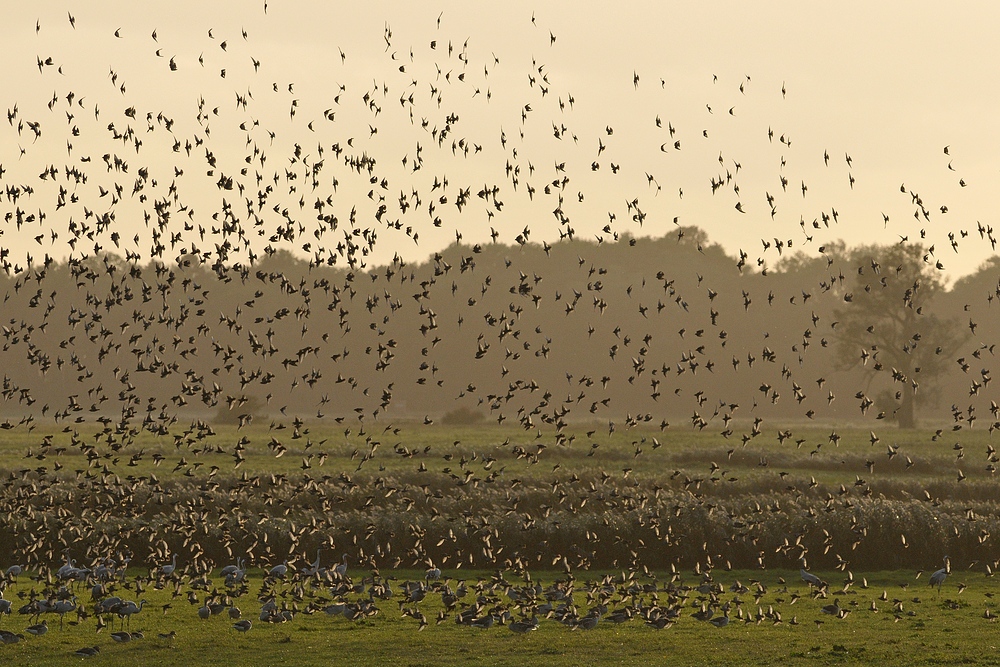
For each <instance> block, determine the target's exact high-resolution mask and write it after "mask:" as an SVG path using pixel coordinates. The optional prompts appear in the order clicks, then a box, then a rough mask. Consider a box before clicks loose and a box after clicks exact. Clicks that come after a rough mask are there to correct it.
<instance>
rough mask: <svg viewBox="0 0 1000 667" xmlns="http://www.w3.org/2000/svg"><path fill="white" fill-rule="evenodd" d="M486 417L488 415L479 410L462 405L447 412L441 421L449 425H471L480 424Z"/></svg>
mask: <svg viewBox="0 0 1000 667" xmlns="http://www.w3.org/2000/svg"><path fill="white" fill-rule="evenodd" d="M485 418H486V417H485V416H484V415H483V413H482V412H480V411H479V410H473V409H472V408H467V407H465V406H462V407H460V408H456V409H455V410H452V411H451V412H447V413H445V415H444V417H443V418H442V419H441V421H442V422H443V423H444V424H447V425H449V426H470V425H472V424H478V423H479V422H481V421H483V419H485Z"/></svg>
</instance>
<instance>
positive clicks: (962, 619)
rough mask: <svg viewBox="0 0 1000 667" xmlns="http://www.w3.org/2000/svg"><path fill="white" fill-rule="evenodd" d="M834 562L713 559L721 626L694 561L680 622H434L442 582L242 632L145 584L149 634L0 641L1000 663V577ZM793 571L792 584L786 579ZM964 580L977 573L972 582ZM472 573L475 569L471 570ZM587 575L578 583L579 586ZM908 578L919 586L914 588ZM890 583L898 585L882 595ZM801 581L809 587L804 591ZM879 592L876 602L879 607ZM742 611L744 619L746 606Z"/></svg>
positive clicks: (382, 655)
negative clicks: (515, 625)
mask: <svg viewBox="0 0 1000 667" xmlns="http://www.w3.org/2000/svg"><path fill="white" fill-rule="evenodd" d="M397 574H398V575H400V578H403V576H405V575H411V576H412V577H413V578H417V577H419V576H420V573H417V572H399V573H397ZM445 574H446V575H447V574H449V573H445ZM469 574H471V573H465V574H463V576H468V575H469ZM824 574H825V575H826V577H827V578H828V579H829V580H830V581H831V582H833V581H836V582H837V584H836V588H837V592H836V593H830V594H829V596H828V598H827V599H824V600H816V599H813V598H811V597H810V596H809V590H808V589H807V587H806V585H805V584H804V583H802V582H801V581H800V580H799V578H798V573H796V572H775V571H768V572H745V571H744V572H736V571H734V572H725V573H723V572H715V573H714V578H715V581H716V582H717V583H719V584H723V585H724V588H725V593H723V594H720V595H719V596H718V597H719V600H720V601H722V602H726V601H728V602H731V603H732V602H733V601H734V600H736V599H740V600H742V604H740V605H736V604H735V603H734V604H732V607H731V616H732V621H731V622H730V623H729V625H728V626H726V627H722V628H717V627H714V626H713V625H711V624H709V623H707V622H703V621H698V620H696V619H694V618H693V617H692V616H691V614H692V613H694V612H696V611H698V610H699V609H700V605H701V603H702V601H705V600H707V599H708V596H706V595H700V594H699V593H698V592H697V591H695V590H684V587H685V585H692V586H694V585H697V584H698V583H699V582H700V581H701V578H700V577H698V576H696V575H695V574H694V573H687V574H686V575H684V576H681V577H678V578H677V580H676V581H675V584H676V585H677V587H678V589H677V591H678V593H677V594H678V596H679V597H678V599H679V600H681V601H680V602H679V604H680V605H681V609H682V611H681V615H680V617H679V618H678V619H677V621H676V623H675V624H674V625H673V626H672V627H668V628H667V629H663V630H656V629H654V628H652V627H648V626H647V625H645V624H644V623H643V621H642V619H640V618H633V619H632V620H631V621H628V622H625V623H622V624H613V623H611V622H610V621H604V622H601V623H598V625H597V627H596V628H594V629H593V630H572V629H570V628H569V627H566V626H564V625H562V624H561V623H559V622H557V621H555V620H542V621H541V623H540V625H539V629H538V630H537V631H535V632H530V633H527V634H524V635H519V634H515V633H513V632H510V631H509V630H508V629H507V628H505V627H501V626H499V625H496V626H494V627H493V628H491V629H488V630H483V629H477V628H473V627H467V626H461V625H458V624H456V623H455V622H454V620H453V619H452V618H449V619H448V620H447V621H445V622H444V623H442V624H440V625H436V624H435V622H434V618H435V617H436V615H437V613H438V612H439V611H440V610H441V609H442V608H443V607H442V604H441V600H440V596H432V595H428V597H427V598H426V600H425V601H424V602H422V603H420V604H419V605H417V606H419V609H420V611H421V612H422V613H424V614H425V615H426V617H427V618H428V619H429V620H430V625H429V627H427V628H425V629H424V630H422V631H420V630H418V627H419V624H418V622H417V621H416V620H414V619H413V618H411V617H405V616H403V615H402V614H401V613H400V611H399V605H398V604H397V601H396V600H393V601H385V602H381V601H380V602H379V603H378V604H379V607H380V613H379V614H378V615H377V616H374V617H373V618H370V619H366V620H364V621H360V622H353V621H348V620H346V619H345V618H343V617H331V616H329V615H327V614H325V613H323V612H322V611H320V612H317V613H313V614H306V613H299V614H298V615H296V616H295V617H294V619H293V620H291V621H289V622H287V623H282V624H268V623H261V622H258V621H257V618H256V611H257V610H259V608H260V604H259V603H258V602H257V601H256V600H255V599H254V595H253V594H250V595H247V596H245V597H244V598H243V599H239V600H237V601H236V604H237V605H238V606H240V607H241V608H242V610H243V612H244V617H245V618H247V617H249V618H251V619H252V620H253V627H252V629H251V630H250V631H249V632H247V633H245V634H244V633H239V632H237V631H236V630H234V629H233V628H232V627H231V625H232V621H231V620H230V619H229V618H228V616H227V614H225V613H223V614H220V615H219V616H214V617H211V618H209V619H208V620H204V621H203V620H200V619H199V618H198V616H197V614H196V606H195V605H189V604H188V603H187V601H186V600H178V599H173V600H171V595H170V593H168V592H164V591H155V590H147V591H146V592H145V593H144V594H143V596H142V597H143V599H146V600H148V604H147V606H146V607H145V609H144V610H143V612H142V613H140V614H139V615H137V616H136V617H134V619H132V621H131V627H132V629H133V630H142V632H143V633H144V635H145V637H144V638H143V639H137V640H134V641H132V642H130V643H128V644H116V643H115V642H114V641H112V640H111V638H110V636H109V633H110V632H111V628H110V627H108V628H105V629H104V630H103V631H102V632H100V633H96V632H95V627H96V622H95V620H94V619H93V618H90V619H87V620H84V621H80V622H79V623H77V622H76V620H75V619H70V618H69V617H67V624H66V626H65V629H64V630H59V628H58V620H57V618H55V617H53V618H51V619H50V620H49V625H50V626H54V627H52V629H50V630H49V632H48V633H47V634H46V635H44V636H41V637H31V636H28V638H27V639H26V640H25V641H22V642H21V643H19V644H17V645H11V646H3V647H2V649H0V651H2V653H0V655H3V656H4V660H5V662H6V663H7V664H17V665H64V664H79V662H80V660H81V659H82V658H79V657H76V656H74V655H72V653H73V651H75V650H76V649H78V648H80V647H83V646H93V645H98V646H100V647H101V651H100V654H99V655H98V656H96V657H94V658H87V659H85V660H93V661H94V662H95V663H100V664H108V665H135V664H159V665H163V666H164V667H168V666H170V665H188V664H203V665H277V664H297V665H325V664H330V663H331V662H335V663H337V664H347V665H379V664H398V665H462V664H495V665H521V664H547V665H579V664H625V665H628V664H636V665H638V664H658V663H663V664H666V663H669V664H691V665H727V664H731V665H771V664H803V665H804V664H842V663H850V664H879V663H881V664H909V665H936V664H962V663H968V664H997V663H1000V651H998V646H1000V643H998V642H997V641H995V640H994V639H993V637H994V636H995V634H996V626H995V621H994V620H987V619H984V617H983V616H984V613H985V612H986V611H987V610H990V612H991V613H993V614H995V613H996V611H997V609H996V599H997V598H995V597H992V596H994V595H995V594H997V593H1000V587H998V585H997V582H996V581H995V580H994V579H986V578H984V577H983V576H982V575H981V574H975V573H971V572H970V573H959V572H956V573H955V574H954V576H953V577H951V578H950V579H949V581H948V582H947V583H946V584H945V586H944V589H943V591H942V592H941V593H940V594H938V593H937V592H931V591H930V590H929V589H928V587H927V581H926V580H927V574H926V573H925V574H924V575H923V576H922V577H920V578H919V579H914V574H915V573H913V572H878V573H869V574H868V575H867V588H863V587H862V580H861V575H859V574H855V579H856V580H855V585H854V586H852V587H850V588H848V590H847V591H846V592H844V591H842V586H840V583H841V582H842V581H843V574H842V573H824ZM782 576H783V577H784V578H785V580H786V581H787V584H781V583H780V582H779V577H782ZM486 579H487V580H488V579H489V577H486ZM254 580H255V584H256V585H255V586H254V588H256V586H259V584H260V581H261V577H260V574H259V573H257V575H256V576H255V577H254ZM959 580H961V582H962V583H966V584H968V587H967V588H965V589H964V590H963V591H962V592H961V593H960V592H959V588H958V583H959ZM467 581H469V582H470V583H471V582H473V581H475V579H474V578H472V577H470V578H469V579H467ZM736 581H741V582H742V583H744V584H747V585H749V586H751V587H752V590H751V592H748V593H744V594H738V593H734V592H731V591H730V590H729V588H730V586H731V585H732V584H733V583H735V582H736ZM751 581H759V582H760V583H761V585H762V586H763V591H761V592H759V593H758V594H756V595H755V592H754V590H753V589H755V585H754V584H750V583H749V582H751ZM514 583H517V582H514ZM543 583H544V582H543ZM582 583H583V582H582V581H578V582H577V584H578V585H579V586H580V587H581V588H583V586H582ZM904 584H908V587H907V588H904V587H903V585H904ZM452 585H453V586H454V581H453V582H452ZM833 587H834V586H833V585H832V586H831V588H833ZM18 588H19V589H22V590H23V589H26V588H27V582H23V578H22V583H21V585H20V586H19V587H17V588H15V589H12V592H13V591H16V590H17V589H18ZM883 591H884V592H885V597H886V598H887V599H886V600H884V601H883V600H882V597H883ZM796 594H797V595H800V596H802V597H800V598H798V599H797V600H795V601H794V602H793V599H794V598H793V596H794V595H796ZM320 595H321V594H320ZM15 596H16V593H15ZM497 596H498V597H500V598H503V592H502V590H498V591H497ZM658 596H659V597H660V602H661V604H663V605H665V604H666V600H667V598H668V597H672V596H669V595H668V594H667V593H663V592H661V593H659V594H658ZM987 596H990V597H987ZM81 597H88V596H81ZM328 597H329V596H327V598H328ZM576 597H577V601H578V604H579V605H580V606H581V607H584V608H585V607H586V602H585V598H586V596H585V594H581V593H577V594H576ZM755 598H756V599H755ZM644 599H645V601H646V603H648V602H649V601H651V599H652V598H651V595H648V594H647V595H646V596H644ZM834 599H836V600H838V602H839V606H841V607H842V608H844V609H847V610H850V613H848V614H847V615H846V616H845V617H844V618H838V617H835V616H831V615H827V614H824V613H822V612H821V611H820V608H821V607H822V606H823V605H827V604H830V603H831V600H834ZM617 600H618V598H617V596H615V597H613V598H612V602H611V603H610V604H609V607H611V608H612V609H614V608H621V607H622V606H623V604H621V602H620V601H618V603H617V604H616V603H615V602H614V601H617ZM309 601H310V600H309V599H305V600H303V601H302V602H301V603H300V604H299V607H300V608H301V609H305V608H306V607H307V606H308V604H309ZM167 602H169V603H170V604H171V608H170V609H168V610H167V612H166V613H163V612H162V610H161V605H163V604H166V603H167ZM873 602H874V604H875V606H876V608H877V611H872V610H871V605H872V603H873ZM413 607H414V605H408V608H413ZM740 614H742V616H743V619H741V618H739V617H738V615H740ZM778 615H780V622H778V620H777V619H778V617H779V616H778ZM758 616H760V620H759V621H758V620H757V619H758ZM27 623H28V621H27V620H26V619H25V618H24V617H19V616H18V615H17V614H16V613H15V614H14V615H13V616H12V617H6V618H4V620H3V623H2V625H3V627H4V628H6V629H8V630H10V631H13V632H23V628H24V627H25V626H26V625H27ZM116 623H117V621H116ZM116 627H117V626H116ZM171 631H174V632H176V633H177V634H176V636H175V637H174V638H172V639H163V638H160V637H158V633H164V634H167V633H169V632H171Z"/></svg>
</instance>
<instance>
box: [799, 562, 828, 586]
mask: <svg viewBox="0 0 1000 667" xmlns="http://www.w3.org/2000/svg"><path fill="white" fill-rule="evenodd" d="M799 563H801V565H802V568H801V569H800V570H799V574H800V575H801V576H802V581H804V582H806V583H807V584H809V585H810V586H815V587H816V588H825V587H826V582H824V581H823V580H822V579H820V578H819V577H817V576H816V575H815V574H813V573H812V572H810V571H809V570H807V569H806V559H805V558H800V559H799Z"/></svg>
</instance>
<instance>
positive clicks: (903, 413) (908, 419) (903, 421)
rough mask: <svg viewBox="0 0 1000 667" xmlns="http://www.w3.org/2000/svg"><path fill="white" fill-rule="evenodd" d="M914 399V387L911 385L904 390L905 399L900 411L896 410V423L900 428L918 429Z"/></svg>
mask: <svg viewBox="0 0 1000 667" xmlns="http://www.w3.org/2000/svg"><path fill="white" fill-rule="evenodd" d="M914 399H915V397H914V395H913V387H912V386H911V385H907V386H906V388H905V389H903V398H902V402H901V403H900V404H899V409H898V410H896V422H897V423H898V424H899V428H916V427H917V416H916V411H915V409H914V402H915V401H914Z"/></svg>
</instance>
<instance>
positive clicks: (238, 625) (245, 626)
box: [233, 619, 253, 632]
mask: <svg viewBox="0 0 1000 667" xmlns="http://www.w3.org/2000/svg"><path fill="white" fill-rule="evenodd" d="M251 627H253V624H252V623H251V622H250V620H249V619H244V620H242V621H236V622H235V623H233V628H235V629H236V630H237V631H239V632H246V631H247V630H249V629H250V628H251Z"/></svg>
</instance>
